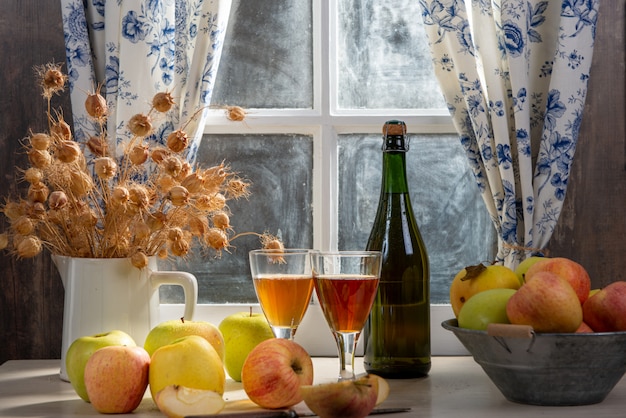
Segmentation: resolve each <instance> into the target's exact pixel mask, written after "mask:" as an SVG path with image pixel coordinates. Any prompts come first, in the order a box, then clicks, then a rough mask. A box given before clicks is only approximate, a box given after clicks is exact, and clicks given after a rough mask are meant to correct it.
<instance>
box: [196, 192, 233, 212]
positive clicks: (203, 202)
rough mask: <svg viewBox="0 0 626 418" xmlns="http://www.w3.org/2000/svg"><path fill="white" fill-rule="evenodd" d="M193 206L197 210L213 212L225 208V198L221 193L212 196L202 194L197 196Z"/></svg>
mask: <svg viewBox="0 0 626 418" xmlns="http://www.w3.org/2000/svg"><path fill="white" fill-rule="evenodd" d="M193 204H194V206H195V207H196V208H197V209H198V210H202V211H205V212H214V211H216V210H222V209H224V207H225V206H226V198H225V197H224V195H223V194H221V193H214V194H212V195H206V194H203V195H199V196H197V197H196V198H195V199H194V201H193Z"/></svg>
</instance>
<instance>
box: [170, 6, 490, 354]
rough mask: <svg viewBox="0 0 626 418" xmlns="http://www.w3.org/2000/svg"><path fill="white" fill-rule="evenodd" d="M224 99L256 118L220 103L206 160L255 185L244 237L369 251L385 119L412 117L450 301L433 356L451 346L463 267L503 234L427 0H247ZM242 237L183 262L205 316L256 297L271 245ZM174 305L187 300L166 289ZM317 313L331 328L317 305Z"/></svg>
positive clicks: (439, 282) (437, 259) (484, 255)
mask: <svg viewBox="0 0 626 418" xmlns="http://www.w3.org/2000/svg"><path fill="white" fill-rule="evenodd" d="M213 103H214V105H215V106H216V107H219V106H226V105H239V106H242V107H244V108H245V109H247V111H248V117H247V119H246V120H245V121H244V122H243V123H238V124H232V123H229V122H227V121H226V119H225V117H224V112H223V111H221V110H218V109H216V110H214V112H213V113H212V115H211V117H210V118H209V121H208V123H207V126H206V129H205V137H204V139H203V143H202V145H201V149H200V153H199V156H198V162H200V163H202V164H203V165H207V166H208V165H212V164H216V163H219V162H221V161H222V160H224V161H226V163H228V164H229V165H230V166H231V168H232V169H233V170H235V171H238V172H240V173H241V175H242V176H243V177H245V178H247V179H249V180H250V181H251V182H252V189H251V191H252V195H251V196H250V198H249V199H248V200H241V201H236V202H232V203H231V204H230V205H229V206H230V209H231V211H232V213H233V216H232V221H231V223H232V225H233V227H234V229H235V230H236V232H246V231H255V232H266V231H267V232H270V233H274V234H278V235H279V236H280V237H281V238H282V239H283V240H284V242H285V243H286V245H287V246H290V247H313V248H319V249H328V248H338V249H361V248H363V247H364V246H365V241H366V240H367V236H368V234H369V230H370V228H371V224H372V222H373V218H374V214H375V211H376V206H377V202H378V197H379V188H380V176H381V173H380V171H381V163H382V156H381V155H380V145H381V129H382V126H383V124H384V122H385V121H386V120H389V119H401V120H404V121H405V122H406V123H407V126H408V128H409V133H410V140H411V142H410V146H411V149H410V151H409V154H408V155H407V167H408V177H409V183H410V187H411V199H412V202H413V207H414V210H415V212H416V218H417V221H418V224H419V226H420V230H421V232H422V235H423V238H424V241H425V243H426V246H427V250H428V252H429V256H430V264H431V283H432V292H431V302H432V303H433V304H434V305H442V306H441V307H438V306H434V307H433V309H434V310H433V312H434V315H433V321H432V324H433V325H432V331H433V352H434V353H436V352H438V353H442V352H443V353H445V351H446V350H441V349H439V348H438V347H440V346H441V347H442V346H444V345H447V344H449V343H450V342H453V343H454V342H455V341H456V340H455V339H454V338H453V337H449V339H448V340H445V343H438V342H436V341H435V340H436V339H437V338H438V337H436V334H443V333H444V332H445V331H444V332H442V331H441V330H440V329H441V327H440V326H439V324H440V322H441V320H443V319H447V318H449V317H450V315H452V311H451V309H449V306H446V305H445V304H447V303H448V296H447V295H448V286H449V283H450V281H451V280H452V277H453V276H454V274H456V272H457V271H458V270H459V269H460V268H461V267H463V266H465V265H469V264H472V263H476V262H478V261H487V260H490V259H493V257H494V251H495V244H496V235H495V231H494V230H493V229H494V228H493V226H492V224H491V221H490V219H489V216H488V214H487V212H486V210H485V209H484V204H483V202H482V200H481V198H480V195H479V193H478V189H477V187H476V185H475V183H474V179H473V176H472V174H471V172H470V170H469V166H468V164H467V162H466V158H465V154H464V151H463V150H462V148H461V146H460V144H459V141H458V139H457V137H456V134H455V131H454V128H453V126H452V123H451V119H450V117H449V116H448V113H447V110H446V108H445V103H444V101H443V99H442V97H441V93H440V92H439V90H438V87H437V82H436V80H435V78H434V75H433V73H432V70H431V61H430V55H429V51H428V46H427V43H426V40H425V35H424V34H423V33H422V27H421V14H420V10H419V4H418V2H415V1H411V0H393V1H390V0H367V1H365V0H330V1H323V0H307V1H304V0H301V1H297V2H290V1H289V2H288V1H276V0H257V1H255V2H243V1H241V0H234V1H233V5H232V10H231V18H230V21H229V28H228V32H227V35H226V41H225V44H224V51H223V54H222V59H221V63H220V67H219V73H218V77H217V81H216V85H215V88H214V93H213ZM232 244H233V248H232V249H231V253H230V254H228V253H225V254H224V255H223V256H222V258H221V259H219V260H215V259H211V257H210V256H207V255H206V254H202V253H201V252H200V253H194V256H192V257H191V258H190V259H189V260H186V261H183V262H178V264H177V265H176V266H175V268H179V269H184V270H187V271H190V272H192V273H194V274H195V275H196V277H197V278H198V281H199V288H200V291H199V303H200V304H201V306H199V308H198V309H199V310H200V311H201V312H203V315H205V314H206V315H209V313H207V312H219V313H220V315H221V318H223V317H224V315H225V314H226V313H225V312H227V311H233V312H236V311H239V310H241V309H242V304H243V305H245V306H248V305H250V304H255V303H256V296H255V294H254V289H253V287H252V280H251V278H250V276H249V268H248V256H247V254H248V251H249V250H250V249H252V248H256V247H258V245H259V244H258V240H256V238H255V237H253V236H243V237H240V238H237V239H236V240H234V241H233V242H232ZM162 300H163V301H165V302H170V303H178V302H180V301H181V295H179V294H178V293H177V291H176V289H175V288H167V289H163V290H162ZM224 304H226V305H224ZM439 308H441V310H440V311H441V314H437V312H435V310H436V309H439ZM168 309H169V308H168ZM307 317H308V319H307V320H308V321H310V322H312V323H315V326H323V327H326V325H325V323H324V324H321V325H320V324H318V323H317V322H316V321H322V322H323V319H321V314H319V313H318V312H317V311H316V310H315V309H310V310H309V312H308V313H307ZM309 317H310V318H309ZM307 326H308V325H307V323H306V321H305V323H304V324H302V326H301V327H302V328H304V327H307ZM311 326H313V325H311ZM302 328H301V329H302ZM300 334H306V333H304V332H299V335H298V336H297V337H296V338H298V337H300ZM309 334H310V333H309ZM328 337H329V341H331V344H330V348H328V349H326V348H319V350H318V349H317V348H315V349H311V348H309V347H307V348H309V349H310V351H313V352H315V353H329V354H331V355H334V354H335V347H334V345H333V343H332V340H331V338H332V337H330V333H328ZM446 337H447V336H446V335H444V336H443V338H446ZM303 338H304V337H303ZM437 341H439V340H437ZM309 343H310V344H313V342H309Z"/></svg>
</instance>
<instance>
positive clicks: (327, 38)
mask: <svg viewBox="0 0 626 418" xmlns="http://www.w3.org/2000/svg"><path fill="white" fill-rule="evenodd" d="M336 10H337V3H336V0H313V11H312V12H313V13H312V15H313V51H314V52H313V53H314V57H313V66H314V69H313V89H314V94H313V97H314V104H313V109H247V111H248V116H247V118H246V120H245V122H244V123H233V122H230V121H228V120H227V119H226V116H225V112H224V111H222V110H212V111H211V113H210V115H209V117H208V119H207V124H206V126H205V129H204V133H205V134H300V135H309V136H311V137H312V138H313V153H314V156H313V166H314V173H313V202H314V205H313V237H314V238H313V246H314V248H316V249H336V247H337V232H338V219H337V218H338V217H337V212H338V203H337V202H338V198H337V197H338V195H337V193H338V191H337V187H338V186H337V136H338V135H340V134H379V133H380V129H381V127H382V126H383V124H384V123H385V121H387V120H389V119H392V118H393V119H402V120H404V121H405V122H406V124H407V127H408V130H409V133H448V134H449V133H456V131H455V129H454V126H453V125H452V120H451V118H450V115H449V114H448V112H447V111H446V110H439V109H437V110H406V109H398V110H389V109H385V110H384V111H382V110H360V109H359V110H344V109H338V107H337V94H336V92H337V71H338V69H337V66H336V65H335V63H336V62H337V60H336V59H335V57H336V56H337V50H336V47H335V44H334V43H333V42H331V39H337V19H336V17H337V13H336ZM331 64H332V65H331ZM325 92H327V94H324V93H325ZM161 306H162V308H161V318H162V319H163V320H164V319H172V318H177V317H180V316H181V315H182V312H183V308H182V305H178V304H165V305H161ZM249 307H250V304H199V305H198V306H197V307H196V313H195V317H194V319H196V320H206V321H209V322H212V323H214V324H216V325H217V324H219V323H220V322H221V320H222V319H223V318H225V317H226V316H227V315H229V314H232V313H236V312H241V311H247V310H248V309H249ZM253 310H254V311H255V312H260V308H259V306H258V304H256V305H253ZM453 316H454V315H453V313H452V309H451V307H450V305H449V304H441V305H439V304H437V305H431V339H432V353H433V355H459V354H467V351H466V350H465V348H463V347H462V345H461V344H460V343H459V341H458V340H457V339H456V338H455V337H454V335H453V334H452V333H450V332H449V331H446V330H444V329H443V328H442V327H441V322H442V321H443V320H445V319H449V318H452V317H453ZM296 341H298V342H299V343H301V344H302V345H303V346H304V347H305V348H306V349H307V350H308V351H309V353H310V354H311V355H316V356H328V355H330V356H335V355H336V354H337V351H336V350H337V349H336V344H335V342H334V340H333V338H332V336H331V334H330V331H329V330H328V326H327V324H326V322H325V320H324V318H323V315H322V312H321V309H320V308H319V305H318V304H317V301H316V300H315V298H314V300H313V303H312V304H311V306H310V308H309V309H308V311H307V313H306V315H305V318H304V321H303V323H302V324H301V325H300V328H299V332H298V333H297V334H296Z"/></svg>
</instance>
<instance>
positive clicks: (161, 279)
mask: <svg viewBox="0 0 626 418" xmlns="http://www.w3.org/2000/svg"><path fill="white" fill-rule="evenodd" d="M52 260H53V261H54V263H55V264H56V266H57V269H58V270H59V274H60V275H61V280H62V282H63V286H64V288H65V304H64V308H63V339H62V346H61V372H60V377H61V379H63V380H68V377H67V372H66V367H65V354H66V352H67V349H68V348H69V346H70V345H71V344H72V342H73V341H74V340H75V339H77V338H79V337H82V336H85V335H93V334H98V333H102V332H107V331H112V330H116V329H117V330H121V331H124V332H126V333H127V334H129V335H130V336H131V337H133V339H134V340H135V342H136V343H137V345H140V346H143V344H144V342H145V339H146V336H147V335H148V332H149V331H150V329H152V327H154V326H155V325H156V324H157V323H158V322H159V321H160V318H159V286H161V285H163V284H168V285H179V286H182V288H183V291H184V294H185V310H184V317H185V319H188V320H191V319H193V314H194V309H195V306H196V303H197V301H198V284H197V281H196V278H195V276H193V275H192V274H190V273H185V272H179V271H157V260H156V257H150V259H149V263H148V267H146V268H144V269H138V268H136V267H134V266H133V265H132V264H131V262H130V259H128V258H75V257H66V256H59V255H53V256H52Z"/></svg>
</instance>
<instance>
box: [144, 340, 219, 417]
mask: <svg viewBox="0 0 626 418" xmlns="http://www.w3.org/2000/svg"><path fill="white" fill-rule="evenodd" d="M148 380H149V382H150V393H151V394H152V399H153V400H154V401H155V402H156V401H157V396H156V395H157V394H158V393H159V392H160V391H161V390H162V389H165V388H166V387H167V386H170V385H177V386H184V387H187V388H191V389H200V390H206V391H213V392H217V393H218V394H219V395H223V394H224V385H225V383H226V376H225V374H224V363H222V359H221V358H220V356H219V354H217V351H215V348H213V346H212V345H211V344H209V342H208V341H207V340H206V339H204V338H203V337H201V336H199V335H188V336H186V337H182V338H180V339H178V340H176V341H174V342H172V343H171V344H168V345H164V346H163V347H161V348H158V349H157V350H156V351H155V352H154V354H152V357H151V358H150V376H149V378H148ZM157 406H158V404H157Z"/></svg>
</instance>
